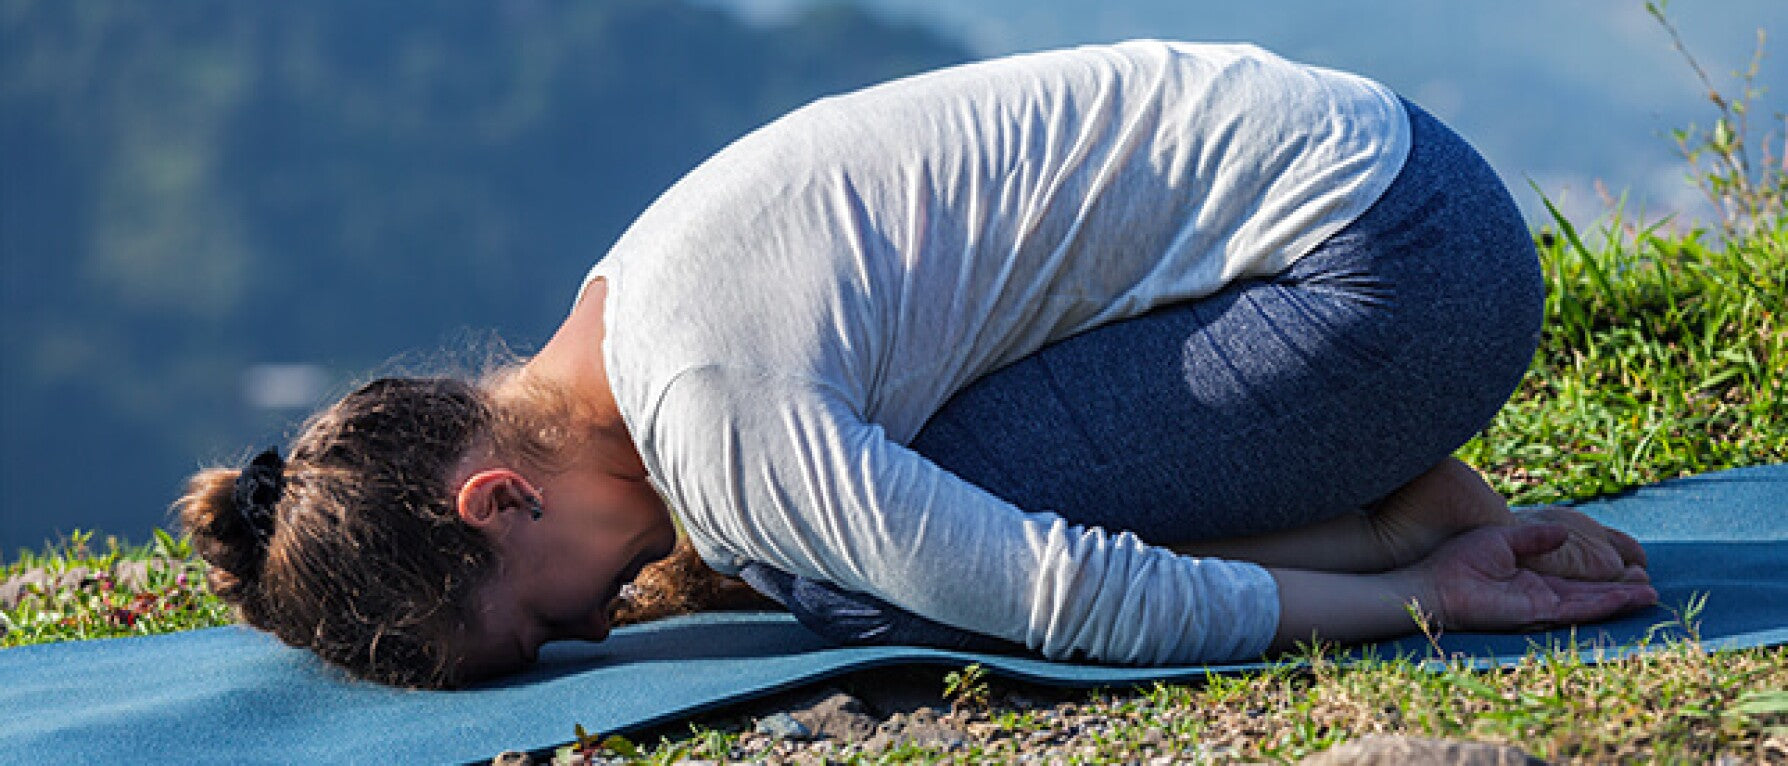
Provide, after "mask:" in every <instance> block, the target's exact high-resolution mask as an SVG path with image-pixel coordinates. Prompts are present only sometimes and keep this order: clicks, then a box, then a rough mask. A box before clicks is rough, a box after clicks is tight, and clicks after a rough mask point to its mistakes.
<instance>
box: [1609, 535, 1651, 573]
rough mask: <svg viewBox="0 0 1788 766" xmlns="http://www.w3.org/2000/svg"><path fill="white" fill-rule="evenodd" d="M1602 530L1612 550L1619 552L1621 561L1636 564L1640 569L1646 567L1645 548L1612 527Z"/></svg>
mask: <svg viewBox="0 0 1788 766" xmlns="http://www.w3.org/2000/svg"><path fill="white" fill-rule="evenodd" d="M1602 529H1603V530H1605V531H1607V533H1608V542H1610V543H1613V544H1614V549H1615V550H1617V551H1620V560H1621V561H1624V562H1626V563H1628V564H1637V565H1639V566H1640V567H1641V568H1643V567H1645V566H1646V564H1647V563H1648V562H1647V561H1646V558H1645V546H1643V545H1640V544H1639V541H1638V540H1635V539H1633V536H1632V535H1629V534H1627V533H1625V532H1622V531H1620V530H1618V529H1615V528H1614V527H1603V528H1602Z"/></svg>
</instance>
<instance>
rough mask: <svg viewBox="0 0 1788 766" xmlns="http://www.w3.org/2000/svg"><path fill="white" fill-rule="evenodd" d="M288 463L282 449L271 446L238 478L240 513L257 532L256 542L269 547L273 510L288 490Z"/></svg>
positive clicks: (237, 506) (237, 504) (249, 462)
mask: <svg viewBox="0 0 1788 766" xmlns="http://www.w3.org/2000/svg"><path fill="white" fill-rule="evenodd" d="M285 473H286V461H285V460H283V459H281V458H280V456H279V448H278V447H268V448H267V449H266V450H265V451H263V452H261V454H259V455H256V456H255V459H253V460H250V461H248V465H246V466H244V467H243V468H242V472H241V473H239V474H237V475H236V512H237V513H239V514H241V515H242V520H243V521H245V522H247V523H248V528H249V529H251V530H254V533H255V541H256V542H257V543H258V544H259V545H260V546H261V547H266V545H267V540H268V538H271V537H272V536H273V507H274V506H275V505H278V504H279V496H280V493H282V492H284V491H285V488H286V476H285Z"/></svg>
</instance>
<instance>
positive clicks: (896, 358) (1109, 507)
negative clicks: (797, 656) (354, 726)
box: [181, 41, 1656, 685]
mask: <svg viewBox="0 0 1788 766" xmlns="http://www.w3.org/2000/svg"><path fill="white" fill-rule="evenodd" d="M1541 291H1542V288H1541V281H1540V275H1539V270H1538V266H1537V263H1536V259H1535V256H1534V252H1533V248H1532V244H1531V242H1530V240H1529V237H1528V234H1527V231H1526V229H1525V227H1524V225H1523V223H1522V221H1521V219H1520V217H1519V216H1518V214H1517V211H1516V209H1515V206H1514V205H1513V203H1512V202H1511V200H1510V198H1509V196H1508V193H1507V191H1506V190H1505V189H1504V188H1503V186H1502V185H1501V184H1500V183H1499V182H1498V181H1497V179H1496V177H1495V176H1494V175H1493V174H1492V172H1491V171H1490V169H1489V168H1488V167H1487V166H1486V165H1485V163H1484V162H1483V160H1482V159H1481V158H1480V157H1479V156H1478V155H1477V154H1476V153H1475V152H1474V151H1472V149H1471V148H1470V147H1469V146H1468V145H1467V144H1466V143H1465V142H1464V141H1462V140H1461V139H1460V138H1459V137H1458V136H1456V135H1454V134H1453V133H1452V132H1451V131H1450V130H1448V129H1447V128H1446V127H1445V126H1443V125H1441V124H1440V123H1439V122H1437V121H1435V120H1434V118H1432V117H1431V116H1429V115H1427V114H1426V113H1425V112H1423V111H1421V110H1420V109H1419V108H1416V107H1415V106H1414V105H1412V104H1409V103H1408V102H1405V101H1402V100H1400V99H1399V98H1398V97H1397V96H1395V95H1393V94H1392V93H1390V92H1389V91H1387V90H1386V89H1385V88H1383V87H1382V86H1379V85H1377V84H1375V83H1372V82H1369V81H1367V80H1364V79H1361V78H1359V77H1355V76H1352V75H1348V74H1343V73H1339V72H1334V71H1328V70H1323V69H1317V68H1312V67H1306V66H1301V65H1298V64H1293V63H1289V62H1286V61H1284V60H1282V59H1279V58H1276V57H1274V56H1273V55H1271V54H1269V53H1266V52H1264V51H1261V50H1259V49H1257V48H1253V47H1248V46H1207V45H1191V44H1181V43H1167V42H1152V41H1140V42H1131V43H1124V44H1120V45H1114V46H1106V47H1089V48H1081V49H1076V50H1067V51H1056V52H1048V53H1040V54H1033V55H1026V56H1018V57H1012V58H1006V59H1000V60H994V61H988V62H983V63H978V64H971V65H968V66H962V67H957V68H953V69H947V70H943V71H939V72H933V73H930V74H925V75H920V76H917V77H911V78H907V79H903V80H899V81H896V82H892V83H888V84H884V85H880V86H877V87H872V88H869V89H866V90H863V91H859V92H856V93H852V94H848V95H844V96H839V97H836V98H829V99H824V100H821V101H819V102H816V103H814V104H812V105H810V106H808V107H805V108H803V109H800V110H798V111H796V112H794V113H792V114H789V115H788V116H786V117H784V118H782V119H780V120H777V121H775V122H773V123H771V124H770V125H768V126H766V127H764V128H762V129H760V130H758V131H756V132H754V133H752V134H750V135H748V136H746V137H744V138H742V139H740V140H739V141H737V142H735V143H734V144H733V145H731V146H730V147H728V148H727V149H725V150H724V151H722V152H720V153H719V154H717V155H715V156H714V157H713V158H711V159H710V160H708V161H707V162H706V163H704V164H703V165H702V166H701V167H699V168H697V169H696V170H695V171H693V172H692V173H690V174H689V175H688V176H687V177H685V178H684V179H683V180H682V181H680V182H679V183H677V184H676V185H675V186H674V187H672V188H671V189H670V190H669V191H667V192H666V193H665V194H664V196H662V197H661V198H660V199H659V200H658V201H657V202H655V203H654V204H653V205H652V206H651V207H650V208H649V209H647V210H646V211H645V213H644V214H643V215H642V216H641V217H640V218H639V220H638V221H636V222H635V223H634V224H633V226H632V227H631V228H630V229H629V230H628V231H627V233H626V234H625V235H624V236H623V237H622V238H621V240H620V241H619V242H618V243H617V244H616V245H615V247H614V249H613V250H612V251H610V252H609V253H608V255H607V256H606V257H604V258H603V259H602V260H601V261H600V262H599V263H598V264H597V265H596V267H595V268H594V269H593V270H592V271H591V273H590V275H589V278H588V279H587V281H586V282H585V284H584V289H583V290H582V291H581V292H580V293H579V296H578V300H577V301H576V303H575V305H574V307H573V308H572V310H571V312H570V315H569V316H568V317H567V319H566V320H565V322H564V324H563V326H562V327H560V328H559V330H558V332H557V333H556V334H555V335H554V336H553V338H552V339H551V340H550V341H549V342H548V343H547V345H546V346H545V347H544V348H543V349H542V350H541V351H540V353H539V354H537V355H536V356H534V357H533V358H532V359H529V360H527V361H526V362H525V363H520V364H516V365H514V366H511V367H507V368H504V369H501V370H498V371H496V372H494V373H492V374H490V375H488V376H486V377H485V378H484V379H481V380H478V381H475V382H460V381H456V380H452V379H445V378H440V379H435V378H424V379H386V380H380V381H375V382H373V383H371V384H368V385H366V386H365V387H363V388H361V389H360V390H358V391H355V392H353V393H351V394H349V395H348V396H347V397H345V398H344V399H343V400H342V401H340V402H338V403H337V404H335V405H333V406H331V407H330V408H328V409H327V410H325V411H323V412H321V413H319V414H318V415H316V416H315V417H313V418H312V420H311V421H310V422H309V424H308V425H307V427H306V428H305V430H304V433H303V434H302V435H301V436H300V437H299V439H298V440H297V442H296V443H295V444H294V445H293V447H292V451H291V455H290V458H289V460H282V459H280V458H279V456H278V455H277V454H274V453H272V452H269V453H264V454H263V455H262V456H261V457H259V458H257V459H256V460H255V461H253V462H252V463H251V464H250V465H249V466H247V467H245V468H244V469H243V470H241V471H237V470H231V469H214V470H212V471H208V472H205V473H202V474H200V475H199V476H197V477H195V479H194V481H193V486H192V488H191V492H190V494H189V495H188V496H187V497H186V498H185V499H183V500H182V502H181V506H182V511H183V514H184V518H185V521H186V523H187V525H188V526H189V527H190V529H191V530H192V531H193V533H194V536H195V540H196V543H197V545H198V547H199V549H200V550H201V552H203V554H204V555H205V556H206V557H207V558H208V559H209V560H210V561H211V562H212V564H213V582H214V585H215V586H216V589H217V591H218V593H220V594H221V595H222V596H224V597H225V598H227V599H229V600H231V601H232V602H234V603H236V604H237V605H238V606H239V607H240V609H241V614H242V616H243V618H244V619H245V620H246V621H247V622H249V623H250V624H252V625H256V626H258V627H261V628H263V629H266V630H270V631H272V632H274V633H275V634H277V635H278V636H279V637H280V638H282V639H284V640H285V641H287V642H288V643H291V644H294V645H298V646H305V647H309V648H311V649H313V650H315V651H316V652H317V653H319V654H320V655H322V656H323V657H324V658H326V659H328V660H330V661H332V662H335V663H337V664H340V665H342V666H345V667H347V668H349V669H350V670H353V671H355V672H357V673H359V674H361V675H363V676H366V677H369V678H374V679H379V680H383V681H386V682H390V683H397V684H405V685H450V684H455V683H460V682H464V681H467V680H471V679H475V678H478V677H483V676H488V675H491V674H495V673H500V672H504V671H507V670H511V669H514V668H518V667H521V666H522V665H525V664H526V663H528V662H529V661H531V660H532V658H533V657H534V654H535V651H536V650H537V649H538V647H539V646H540V644H541V643H543V642H546V641H552V640H558V639H573V638H575V639H587V640H600V639H602V638H603V637H604V636H605V635H607V633H608V631H609V626H610V619H611V615H610V612H611V609H612V607H613V605H614V603H615V601H616V596H617V594H618V593H619V591H620V588H621V586H622V585H623V584H624V583H626V582H628V581H630V580H631V579H632V578H633V577H634V576H635V575H637V574H638V573H639V571H640V570H641V568H642V567H644V566H645V565H647V564H649V563H651V562H653V561H656V560H658V559H660V558H663V557H665V556H666V555H667V554H669V553H670V552H671V550H672V548H673V543H674V542H675V541H676V540H677V539H678V534H679V532H678V529H679V527H680V528H681V532H682V534H684V535H686V538H687V541H688V543H689V550H691V551H692V552H693V555H698V556H699V558H700V559H701V561H702V562H705V564H706V565H707V566H709V567H712V568H713V569H714V570H718V571H719V572H721V573H725V574H741V573H742V574H744V575H745V576H746V577H747V579H748V580H749V581H750V582H752V583H753V584H754V585H756V586H758V587H759V588H760V589H761V590H763V591H765V592H766V593H768V594H769V595H770V596H772V597H774V598H776V599H777V600H779V601H782V602H784V603H785V604H786V605H787V606H788V607H789V608H790V609H791V610H792V611H794V612H795V614H796V615H797V616H799V617H800V618H801V619H802V620H803V621H804V622H806V623H807V624H809V625H810V626H812V627H814V628H815V629H816V630H818V631H820V632H821V633H823V634H826V635H830V636H833V637H836V638H839V639H841V640H849V641H919V642H927V643H941V644H947V645H958V646H979V645H983V644H987V645H1016V646H1022V647H1024V648H1026V649H1029V650H1033V651H1036V652H1040V653H1042V654H1043V655H1045V656H1048V657H1052V658H1085V659H1091V660H1097V661H1107V662H1124V663H1200V662H1218V661H1227V660H1236V659H1242V658H1249V657H1255V656H1258V655H1261V654H1262V653H1265V652H1270V651H1274V650H1278V649H1284V648H1287V647H1290V646H1292V645H1293V644H1294V643H1295V642H1299V641H1305V640H1309V639H1310V638H1311V637H1312V635H1315V636H1320V637H1322V638H1326V639H1329V640H1337V641H1360V640H1369V639H1375V638H1380V637H1387V636H1392V635H1396V634H1399V633H1403V632H1406V631H1409V630H1410V629H1411V628H1412V627H1413V625H1412V622H1411V617H1410V615H1409V613H1408V611H1407V609H1406V606H1407V604H1408V603H1409V602H1411V601H1415V602H1418V603H1419V605H1420V608H1421V609H1422V610H1424V611H1426V612H1428V613H1429V614H1430V615H1431V617H1432V619H1433V620H1435V621H1436V622H1438V624H1439V625H1440V626H1441V627H1443V628H1446V629H1492V630H1495V629H1520V628H1526V627H1531V626H1535V625H1541V624H1550V623H1562V622H1578V621H1587V620H1595V619H1600V618H1603V617H1607V616H1610V615H1613V614H1616V613H1618V612H1621V611H1623V610H1627V609H1631V608H1634V607H1638V606H1641V605H1645V604H1649V603H1652V602H1653V601H1654V600H1655V598H1656V594H1655V592H1654V591H1653V590H1652V589H1651V588H1650V587H1649V585H1648V584H1647V579H1646V574H1645V570H1644V554H1643V551H1641V550H1640V548H1639V546H1638V544H1637V543H1635V542H1633V540H1632V539H1631V538H1629V537H1627V536H1625V535H1623V534H1620V533H1618V532H1614V531H1611V530H1606V529H1604V528H1602V527H1601V526H1599V525H1597V524H1595V523H1594V522H1593V521H1590V520H1588V519H1587V518H1585V517H1582V516H1580V515H1576V514H1572V513H1569V512H1564V511H1556V510H1555V511H1549V512H1546V513H1545V514H1544V515H1543V516H1541V517H1537V518H1530V517H1517V516H1515V515H1513V514H1511V513H1510V512H1509V510H1508V509H1507V506H1506V505H1505V504H1504V503H1503V502H1502V501H1501V500H1500V499H1499V498H1498V497H1497V496H1496V495H1495V494H1494V493H1493V492H1491V491H1490V490H1489V489H1488V488H1487V487H1486V486H1484V484H1483V483H1482V481H1481V480H1480V479H1478V477H1477V476H1476V475H1475V474H1474V473H1472V472H1471V470H1470V469H1469V468H1466V467H1465V466H1463V465H1462V464H1460V463H1458V462H1456V461H1453V460H1452V459H1450V458H1449V457H1448V456H1449V454H1450V453H1451V452H1452V451H1453V450H1454V449H1455V448H1457V447H1458V445H1460V444H1461V443H1463V442H1464V441H1465V440H1466V439H1467V438H1468V437H1470V436H1471V434H1472V433H1474V432H1475V431H1477V430H1478V429H1480V428H1482V427H1483V426H1484V425H1485V424H1486V423H1487V422H1488V421H1489V419H1490V418H1491V416H1492V414H1493V413H1495V412H1496V410H1497V409H1498V408H1499V407H1500V406H1501V404H1502V402H1503V401H1504V399H1505V398H1506V397H1507V396H1508V394H1509V392H1510V391H1511V390H1512V389H1513V387H1514V386H1515V384H1516V382H1517V381H1518V380H1519V378H1520V377H1521V374H1522V372H1523V370H1524V369H1525V368H1526V366H1527V364H1528V361H1529V358H1530V356H1531V355H1532V353H1533V350H1534V346H1535V343H1536V339H1537V335H1538V331H1539V322H1540V305H1541V297H1542V296H1541ZM676 522H680V524H679V523H676ZM1540 522H1546V523H1540Z"/></svg>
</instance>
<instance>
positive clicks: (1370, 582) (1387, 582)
mask: <svg viewBox="0 0 1788 766" xmlns="http://www.w3.org/2000/svg"><path fill="white" fill-rule="evenodd" d="M1267 572H1268V573H1270V574H1272V576H1273V579H1274V580H1276V581H1277V582H1278V585H1279V629H1278V631H1276V632H1275V633H1274V634H1273V643H1272V646H1271V648H1270V651H1273V652H1282V651H1289V650H1292V649H1296V648H1297V647H1298V645H1299V644H1310V643H1312V638H1314V639H1316V640H1320V641H1324V642H1330V643H1333V642H1340V643H1345V644H1353V643H1360V642H1364V641H1376V640H1378V639H1383V638H1390V637H1393V636H1401V635H1404V634H1407V633H1410V632H1412V631H1415V630H1416V629H1417V627H1418V626H1417V624H1416V621H1415V619H1414V617H1412V616H1411V614H1410V610H1409V604H1410V603H1411V602H1417V603H1418V604H1421V605H1422V606H1421V608H1422V609H1423V611H1424V612H1427V611H1430V607H1429V606H1428V603H1429V602H1431V600H1432V597H1431V596H1430V595H1429V594H1428V593H1426V592H1425V588H1424V586H1423V585H1422V581H1421V580H1420V578H1419V577H1417V576H1416V575H1415V574H1414V572H1413V571H1412V570H1410V569H1398V570H1395V571H1391V572H1382V573H1376V574H1338V573H1334V572H1315V571H1311V570H1307V569H1285V568H1278V567H1268V568H1267Z"/></svg>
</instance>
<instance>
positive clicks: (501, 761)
mask: <svg viewBox="0 0 1788 766" xmlns="http://www.w3.org/2000/svg"><path fill="white" fill-rule="evenodd" d="M533 763H534V759H533V758H530V757H528V754H527V753H524V752H521V751H520V750H504V751H503V752H501V753H497V757H495V758H492V759H490V766H532V764H533Z"/></svg>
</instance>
